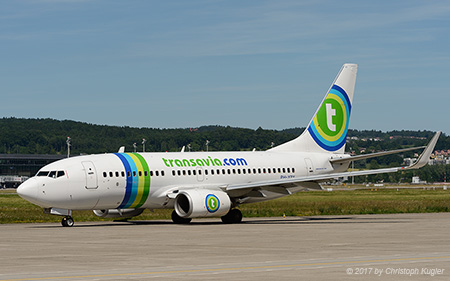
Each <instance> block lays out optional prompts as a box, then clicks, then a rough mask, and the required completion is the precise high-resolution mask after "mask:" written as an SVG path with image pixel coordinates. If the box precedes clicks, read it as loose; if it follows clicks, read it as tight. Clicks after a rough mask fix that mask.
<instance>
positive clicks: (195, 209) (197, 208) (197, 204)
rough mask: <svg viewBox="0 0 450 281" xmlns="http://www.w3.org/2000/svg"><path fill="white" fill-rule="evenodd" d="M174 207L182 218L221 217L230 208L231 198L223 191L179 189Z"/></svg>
mask: <svg viewBox="0 0 450 281" xmlns="http://www.w3.org/2000/svg"><path fill="white" fill-rule="evenodd" d="M174 207H175V212H176V213H177V215H178V216H180V217H182V218H201V217H221V216H224V215H226V214H227V213H228V211H229V210H230V208H231V200H230V197H229V196H228V194H226V193H225V192H223V191H218V190H210V189H198V188H196V189H189V190H182V191H180V192H179V193H178V195H177V197H176V198H175V204H174Z"/></svg>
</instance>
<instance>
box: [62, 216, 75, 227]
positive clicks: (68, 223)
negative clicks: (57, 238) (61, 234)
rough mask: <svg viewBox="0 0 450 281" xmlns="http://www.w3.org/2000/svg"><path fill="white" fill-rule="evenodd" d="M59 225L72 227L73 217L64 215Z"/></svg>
mask: <svg viewBox="0 0 450 281" xmlns="http://www.w3.org/2000/svg"><path fill="white" fill-rule="evenodd" d="M61 225H62V226H64V227H72V226H73V225H74V221H73V218H72V217H71V216H67V217H64V218H63V219H62V221H61Z"/></svg>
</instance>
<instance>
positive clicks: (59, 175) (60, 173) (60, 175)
mask: <svg viewBox="0 0 450 281" xmlns="http://www.w3.org/2000/svg"><path fill="white" fill-rule="evenodd" d="M64 175H65V173H64V171H58V175H57V176H56V177H58V178H59V177H62V176H64Z"/></svg>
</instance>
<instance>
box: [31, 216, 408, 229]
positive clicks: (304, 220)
mask: <svg viewBox="0 0 450 281" xmlns="http://www.w3.org/2000/svg"><path fill="white" fill-rule="evenodd" d="M407 221H408V220H407V219H405V218H387V217H378V216H373V217H367V216H364V217H358V216H355V217H352V216H345V217H298V218H295V217H290V218H280V219H279V218H266V219H259V218H246V219H244V220H243V221H242V222H241V223H239V224H224V223H222V222H221V221H219V220H205V219H203V220H193V221H192V222H191V223H189V224H174V223H173V222H172V221H169V220H163V221H162V220H161V221H158V220H155V221H153V220H152V221H138V220H136V221H135V220H128V221H109V222H98V223H96V222H79V223H76V224H75V225H74V227H77V228H78V227H118V226H121V227H124V226H141V225H144V226H145V225H174V226H175V225H176V226H184V227H195V226H199V225H223V226H230V225H252V224H261V225H270V224H355V223H356V224H367V223H405V222H407ZM32 227H33V228H55V227H61V226H60V225H59V224H52V225H33V226H32Z"/></svg>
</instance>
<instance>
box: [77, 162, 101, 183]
mask: <svg viewBox="0 0 450 281" xmlns="http://www.w3.org/2000/svg"><path fill="white" fill-rule="evenodd" d="M81 164H82V165H83V167H84V172H85V173H86V188H87V189H96V188H97V187H98V181H97V171H96V170H95V166H94V163H92V162H91V161H84V162H81Z"/></svg>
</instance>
